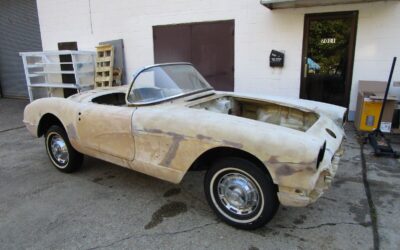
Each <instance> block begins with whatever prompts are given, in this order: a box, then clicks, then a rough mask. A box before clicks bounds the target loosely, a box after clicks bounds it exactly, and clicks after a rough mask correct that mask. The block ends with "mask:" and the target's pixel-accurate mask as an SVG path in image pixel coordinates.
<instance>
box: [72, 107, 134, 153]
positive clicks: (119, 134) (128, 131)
mask: <svg viewBox="0 0 400 250" xmlns="http://www.w3.org/2000/svg"><path fill="white" fill-rule="evenodd" d="M135 109H136V108H134V107H123V106H112V105H103V104H96V103H92V102H90V103H87V104H85V105H82V106H81V108H80V110H79V111H78V114H77V121H76V124H77V130H78V135H79V140H80V145H81V146H82V147H84V148H87V149H89V150H91V151H92V150H94V151H97V152H99V153H102V154H107V155H111V156H114V157H117V158H122V159H126V160H133V158H134V155H135V145H134V138H133V134H132V122H131V121H132V120H131V119H132V115H133V112H134V111H135Z"/></svg>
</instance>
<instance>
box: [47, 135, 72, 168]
mask: <svg viewBox="0 0 400 250" xmlns="http://www.w3.org/2000/svg"><path fill="white" fill-rule="evenodd" d="M49 146H50V152H51V154H52V156H53V159H54V160H55V161H56V162H57V164H60V165H62V166H65V165H67V164H68V160H69V153H68V147H67V144H66V143H65V141H64V139H63V138H62V137H61V136H60V135H58V134H54V135H52V137H51V139H50V145H49Z"/></svg>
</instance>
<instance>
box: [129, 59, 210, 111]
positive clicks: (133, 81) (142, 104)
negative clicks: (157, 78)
mask: <svg viewBox="0 0 400 250" xmlns="http://www.w3.org/2000/svg"><path fill="white" fill-rule="evenodd" d="M171 65H172V66H173V65H190V66H192V67H193V68H194V69H195V70H196V71H197V69H196V68H195V67H194V66H193V64H191V63H188V62H173V63H159V64H153V65H150V66H146V67H143V68H142V69H140V70H138V71H137V72H136V73H135V74H134V77H133V80H132V82H131V84H130V86H129V88H128V91H127V92H126V94H125V102H126V104H127V105H128V106H145V105H151V104H158V103H162V102H165V101H170V100H173V99H177V98H180V97H185V96H189V95H194V94H198V93H202V92H206V91H210V90H214V88H213V87H212V86H211V85H210V84H209V83H208V82H207V83H208V85H210V87H209V88H204V89H199V90H194V91H191V92H187V93H181V94H177V95H173V96H168V97H165V98H162V99H159V100H152V101H147V102H130V101H129V100H128V96H129V93H131V91H132V88H133V87H134V84H135V80H136V79H137V78H138V76H139V75H140V74H141V73H142V72H144V71H146V70H148V69H151V68H156V67H160V66H171ZM197 72H198V71H197ZM198 73H199V74H200V72H198ZM200 75H201V74H200ZM203 78H204V77H203Z"/></svg>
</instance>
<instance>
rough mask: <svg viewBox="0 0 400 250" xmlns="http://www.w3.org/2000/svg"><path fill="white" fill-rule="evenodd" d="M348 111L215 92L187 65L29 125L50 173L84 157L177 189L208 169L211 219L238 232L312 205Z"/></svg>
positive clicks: (55, 107) (41, 113)
mask: <svg viewBox="0 0 400 250" xmlns="http://www.w3.org/2000/svg"><path fill="white" fill-rule="evenodd" d="M345 113H346V109H345V108H342V107H337V106H334V105H330V104H324V103H319V102H313V101H306V100H299V99H287V98H278V97H265V96H257V97H256V96H250V95H244V94H239V93H229V92H218V91H214V90H213V88H212V87H211V86H210V85H209V84H208V83H207V81H206V80H205V79H204V78H203V77H202V76H201V75H200V73H198V71H196V69H195V68H194V67H193V66H192V65H191V64H189V63H169V64H158V65H153V66H149V67H145V68H143V69H142V70H140V71H139V72H138V73H137V74H136V75H135V77H134V79H133V81H132V83H131V84H130V86H127V87H113V88H103V89H94V90H90V91H87V92H82V93H78V94H76V95H73V96H71V97H69V98H67V99H64V98H56V97H51V98H42V99H38V100H36V101H34V102H32V103H31V104H29V105H28V106H27V107H26V108H25V112H24V123H25V124H26V127H27V128H28V130H29V131H30V133H31V134H33V135H34V136H36V137H41V136H44V138H45V146H46V150H47V153H48V155H49V158H50V160H51V162H52V163H53V165H54V166H55V167H56V168H57V169H58V170H60V171H62V172H68V173H69V172H72V171H74V170H76V169H78V168H79V167H80V166H81V165H82V161H83V155H89V156H92V157H96V158H99V159H102V160H105V161H108V162H111V163H114V164H117V165H120V166H123V167H126V168H130V169H133V170H136V171H139V172H142V173H145V174H148V175H151V176H154V177H157V178H160V179H162V180H166V181H169V182H172V183H179V182H180V181H181V180H182V178H183V177H184V176H185V174H186V173H187V172H188V171H189V170H205V171H206V174H205V178H204V191H205V194H206V197H207V200H208V202H209V204H210V206H211V207H212V209H213V210H214V211H215V213H216V214H217V215H218V216H219V217H220V218H221V219H222V220H224V221H225V222H227V223H228V224H230V225H233V226H235V227H238V228H242V229H254V228H257V227H260V226H263V225H264V224H266V223H267V222H268V221H270V220H271V219H272V217H273V216H274V214H275V212H276V211H277V209H278V206H279V204H282V205H285V206H306V205H308V204H310V203H312V202H314V201H316V200H317V199H318V198H319V197H320V196H321V195H322V193H323V191H324V190H325V189H326V188H327V187H329V185H330V183H331V181H332V178H333V177H334V175H335V173H336V170H337V167H338V163H339V159H340V155H341V154H342V150H341V144H342V141H343V138H344V130H343V124H344V117H345Z"/></svg>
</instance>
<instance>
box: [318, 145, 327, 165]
mask: <svg viewBox="0 0 400 250" xmlns="http://www.w3.org/2000/svg"><path fill="white" fill-rule="evenodd" d="M325 149H326V141H325V142H324V145H322V147H321V148H320V149H319V153H318V158H317V169H318V168H319V164H320V163H321V162H322V160H323V159H324V155H325Z"/></svg>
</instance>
